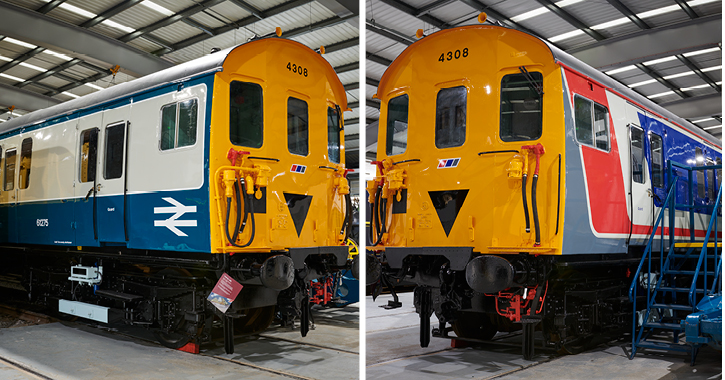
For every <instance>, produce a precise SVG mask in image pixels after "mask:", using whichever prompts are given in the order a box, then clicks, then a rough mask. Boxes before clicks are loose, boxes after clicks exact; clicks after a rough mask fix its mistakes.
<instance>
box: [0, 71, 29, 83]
mask: <svg viewBox="0 0 725 380" xmlns="http://www.w3.org/2000/svg"><path fill="white" fill-rule="evenodd" d="M0 77H3V78H8V79H12V80H14V81H18V82H25V79H23V78H18V77H14V76H12V75H8V74H5V73H0Z"/></svg>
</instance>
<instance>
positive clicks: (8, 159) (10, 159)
mask: <svg viewBox="0 0 725 380" xmlns="http://www.w3.org/2000/svg"><path fill="white" fill-rule="evenodd" d="M17 153H18V150H17V149H15V148H13V149H8V150H7V151H5V176H4V178H3V189H5V191H10V190H13V189H14V188H15V164H16V161H17V159H16V156H17Z"/></svg>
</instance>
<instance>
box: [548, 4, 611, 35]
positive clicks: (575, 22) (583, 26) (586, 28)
mask: <svg viewBox="0 0 725 380" xmlns="http://www.w3.org/2000/svg"><path fill="white" fill-rule="evenodd" d="M536 1H538V2H539V3H540V4H541V5H543V6H544V7H546V9H548V10H550V11H551V12H553V13H554V14H555V15H557V16H559V17H560V18H561V19H562V20H564V21H566V22H568V23H569V24H571V25H572V26H573V27H575V28H577V29H581V30H582V31H583V32H584V33H586V34H588V35H589V37H591V38H594V39H595V40H597V41H602V40H604V39H606V38H607V37H604V36H603V35H602V34H601V33H599V32H597V31H596V30H594V29H592V28H590V27H589V26H588V25H586V24H584V23H583V22H581V21H580V20H579V19H578V18H576V17H574V16H572V15H571V14H570V13H569V12H567V11H565V10H563V9H561V8H559V7H558V6H557V5H556V4H554V2H553V1H551V0H536Z"/></svg>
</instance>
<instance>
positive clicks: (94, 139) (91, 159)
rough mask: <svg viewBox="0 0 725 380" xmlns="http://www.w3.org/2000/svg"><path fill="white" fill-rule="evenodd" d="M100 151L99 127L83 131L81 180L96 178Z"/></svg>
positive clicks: (90, 180)
mask: <svg viewBox="0 0 725 380" xmlns="http://www.w3.org/2000/svg"><path fill="white" fill-rule="evenodd" d="M97 153H98V129H97V128H93V129H86V130H85V131H83V132H81V182H93V181H95V180H96V154H97Z"/></svg>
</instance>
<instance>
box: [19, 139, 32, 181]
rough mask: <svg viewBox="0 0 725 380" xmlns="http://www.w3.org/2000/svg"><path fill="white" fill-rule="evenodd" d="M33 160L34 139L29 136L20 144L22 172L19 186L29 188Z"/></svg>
mask: <svg viewBox="0 0 725 380" xmlns="http://www.w3.org/2000/svg"><path fill="white" fill-rule="evenodd" d="M32 160H33V139H32V138H30V137H28V138H27V139H24V140H23V143H22V145H21V146H20V172H19V175H18V188H20V189H27V188H28V186H29V185H30V163H31V162H32Z"/></svg>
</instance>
